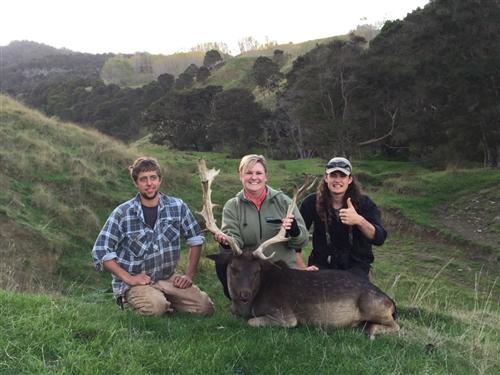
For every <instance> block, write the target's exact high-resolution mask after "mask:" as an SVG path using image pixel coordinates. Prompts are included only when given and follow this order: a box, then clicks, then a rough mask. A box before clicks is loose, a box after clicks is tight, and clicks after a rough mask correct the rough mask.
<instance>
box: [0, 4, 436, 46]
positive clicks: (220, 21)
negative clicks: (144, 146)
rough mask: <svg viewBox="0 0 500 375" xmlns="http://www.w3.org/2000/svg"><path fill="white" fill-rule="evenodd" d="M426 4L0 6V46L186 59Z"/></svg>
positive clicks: (393, 15)
mask: <svg viewBox="0 0 500 375" xmlns="http://www.w3.org/2000/svg"><path fill="white" fill-rule="evenodd" d="M428 2H429V0H378V1H375V0H300V1H297V0H295V1H294V0H284V1H282V0H249V1H238V0H174V1H172V0H170V1H167V0H135V1H132V0H2V3H1V7H0V10H1V15H0V46H5V45H7V44H9V43H10V42H11V41H13V40H32V41H35V42H39V43H45V44H48V45H50V46H53V47H57V48H61V47H66V48H69V49H71V50H74V51H79V52H90V53H104V52H113V53H134V52H149V53H154V54H157V53H162V54H171V53H174V52H180V51H188V50H189V49H190V48H191V47H193V46H195V45H197V44H199V43H205V42H224V43H226V44H227V45H228V46H229V48H230V49H231V51H232V53H233V54H237V53H238V52H239V50H238V48H237V42H238V40H240V39H242V38H244V37H247V36H252V37H254V38H255V39H257V40H258V41H259V42H264V41H265V38H266V36H267V37H268V38H269V39H270V40H275V41H277V42H278V43H288V42H294V43H297V42H303V41H306V40H311V39H318V38H326V37H329V36H335V35H341V34H345V33H347V32H348V31H350V30H352V29H354V28H355V27H356V26H357V25H359V24H363V23H370V24H376V23H379V22H382V21H385V20H393V19H397V18H404V17H405V16H406V14H407V13H410V12H411V11H413V10H414V9H416V8H418V7H423V6H424V5H425V4H427V3H428Z"/></svg>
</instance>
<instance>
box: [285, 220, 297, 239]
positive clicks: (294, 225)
mask: <svg viewBox="0 0 500 375" xmlns="http://www.w3.org/2000/svg"><path fill="white" fill-rule="evenodd" d="M287 233H288V234H289V235H290V237H297V236H298V235H300V228H299V225H298V224H297V220H295V219H294V220H293V221H292V226H291V228H290V229H289V230H287Z"/></svg>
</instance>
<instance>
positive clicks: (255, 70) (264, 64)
mask: <svg viewBox="0 0 500 375" xmlns="http://www.w3.org/2000/svg"><path fill="white" fill-rule="evenodd" d="M280 77H281V72H280V69H279V67H278V65H277V64H276V63H274V62H273V61H272V60H271V59H270V58H269V57H265V56H259V57H258V58H257V59H256V60H255V62H254V64H253V66H252V78H253V79H254V81H255V83H256V84H257V85H258V86H260V87H269V86H270V85H271V83H272V82H273V78H274V80H276V79H279V78H280Z"/></svg>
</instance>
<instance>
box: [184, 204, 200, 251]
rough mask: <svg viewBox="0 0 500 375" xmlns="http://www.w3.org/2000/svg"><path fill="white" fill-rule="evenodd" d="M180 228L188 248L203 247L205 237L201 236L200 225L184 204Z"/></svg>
mask: <svg viewBox="0 0 500 375" xmlns="http://www.w3.org/2000/svg"><path fill="white" fill-rule="evenodd" d="M181 226H182V231H183V235H184V237H185V238H186V243H187V244H188V246H189V247H192V246H198V245H203V243H204V242H205V237H203V235H202V234H201V228H200V225H199V224H198V221H196V219H195V217H194V216H193V214H192V213H191V210H190V209H189V208H188V206H187V205H186V204H185V203H183V204H182V221H181Z"/></svg>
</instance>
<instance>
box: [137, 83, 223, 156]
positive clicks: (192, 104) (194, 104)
mask: <svg viewBox="0 0 500 375" xmlns="http://www.w3.org/2000/svg"><path fill="white" fill-rule="evenodd" d="M220 91H222V88H221V87H220V86H208V87H206V88H203V89H196V90H191V91H186V92H175V91H171V92H169V93H168V94H167V95H165V96H163V97H162V98H161V99H159V100H158V101H156V102H155V103H153V104H152V105H151V106H149V107H148V108H147V110H146V111H145V114H144V116H143V124H144V126H146V127H147V128H149V129H151V130H152V131H153V139H154V141H155V142H156V143H160V144H165V143H166V144H169V145H171V146H172V147H175V148H177V149H179V150H197V151H206V150H211V149H212V146H211V144H210V143H209V142H207V132H208V129H209V128H210V124H211V122H212V121H213V119H212V113H213V100H214V96H215V95H216V94H217V93H218V92H220Z"/></svg>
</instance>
